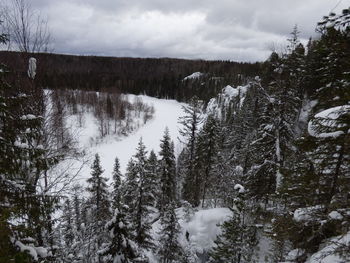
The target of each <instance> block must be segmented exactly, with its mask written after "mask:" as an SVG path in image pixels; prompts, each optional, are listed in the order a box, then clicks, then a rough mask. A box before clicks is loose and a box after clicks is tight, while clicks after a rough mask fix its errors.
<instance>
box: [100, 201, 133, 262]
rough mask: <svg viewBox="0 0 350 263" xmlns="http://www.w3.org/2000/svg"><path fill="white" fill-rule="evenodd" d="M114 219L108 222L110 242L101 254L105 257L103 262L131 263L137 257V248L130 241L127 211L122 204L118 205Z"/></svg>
mask: <svg viewBox="0 0 350 263" xmlns="http://www.w3.org/2000/svg"><path fill="white" fill-rule="evenodd" d="M116 207H117V208H116V209H115V211H114V214H113V217H112V219H111V220H110V221H108V222H107V224H106V228H107V230H108V233H109V236H110V241H109V242H108V243H106V244H105V246H104V248H103V249H102V250H101V251H100V252H99V253H100V254H101V255H102V256H103V262H106V263H108V262H110V263H131V262H134V259H135V258H136V257H137V253H138V251H137V246H136V244H135V243H134V242H133V241H132V240H131V239H130V230H131V229H130V227H129V225H128V223H127V221H126V217H125V210H126V207H123V206H122V205H121V204H116Z"/></svg>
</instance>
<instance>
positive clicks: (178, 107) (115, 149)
mask: <svg viewBox="0 0 350 263" xmlns="http://www.w3.org/2000/svg"><path fill="white" fill-rule="evenodd" d="M127 96H128V100H129V101H133V100H135V98H136V97H139V98H141V99H142V101H143V102H144V103H146V104H148V105H152V106H153V107H154V109H155V113H154V117H153V119H151V120H150V121H148V122H147V123H146V124H145V125H143V126H141V127H140V128H139V129H138V130H136V131H135V132H133V133H132V134H129V135H128V136H121V137H116V136H109V137H107V138H105V139H103V140H102V141H101V142H99V143H91V142H92V141H94V138H96V137H97V136H98V128H97V124H96V121H95V119H94V117H93V115H92V113H85V114H84V118H85V125H84V127H83V128H82V129H80V130H79V133H78V134H79V136H78V137H79V138H78V140H79V144H80V145H81V146H83V148H85V149H86V150H87V153H88V154H89V155H90V156H93V155H95V154H96V153H98V154H99V155H100V157H101V165H102V168H103V169H104V170H105V172H104V176H105V177H108V178H111V174H112V170H113V165H114V159H115V157H118V158H119V161H120V166H121V167H120V168H121V169H120V170H121V172H122V173H124V172H125V169H126V166H127V163H128V161H129V160H130V158H131V157H132V156H133V155H134V154H135V152H136V147H137V144H138V142H139V139H140V138H141V137H142V141H143V143H144V144H145V145H146V148H147V150H148V151H151V150H152V149H153V150H154V151H155V152H156V153H158V152H159V150H160V148H159V145H160V140H161V138H162V137H163V134H164V130H165V127H168V129H169V132H170V136H171V138H172V140H173V141H174V143H175V145H176V146H175V151H176V153H178V152H179V149H180V148H179V147H180V145H179V142H178V139H177V138H178V136H179V124H178V118H179V117H180V116H181V115H182V114H183V111H182V105H184V104H182V103H179V102H177V101H175V100H166V99H157V98H154V97H149V96H145V95H139V96H136V95H127ZM89 176H90V167H89V165H86V167H84V168H83V169H82V171H81V172H80V176H79V178H81V179H82V181H84V180H85V179H86V178H88V177H89Z"/></svg>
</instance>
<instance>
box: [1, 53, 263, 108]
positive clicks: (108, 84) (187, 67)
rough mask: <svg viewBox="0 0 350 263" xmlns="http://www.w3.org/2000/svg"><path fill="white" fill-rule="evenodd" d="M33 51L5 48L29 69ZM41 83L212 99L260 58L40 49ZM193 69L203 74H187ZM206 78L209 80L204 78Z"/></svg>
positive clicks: (253, 69)
mask: <svg viewBox="0 0 350 263" xmlns="http://www.w3.org/2000/svg"><path fill="white" fill-rule="evenodd" d="M30 56H31V55H30V54H23V53H20V52H6V51H0V60H1V61H2V62H3V63H5V64H6V65H7V66H9V67H11V68H12V69H15V70H16V71H19V72H26V70H27V68H26V67H27V61H28V59H29V57H30ZM35 58H36V59H37V60H38V62H39V63H38V69H37V70H38V76H37V78H36V84H37V85H38V86H40V87H43V88H49V89H80V90H85V91H108V92H114V93H115V92H119V93H133V94H143V93H145V94H147V95H149V96H154V97H159V98H172V99H176V100H179V101H186V100H188V99H190V98H191V97H192V96H194V95H197V96H199V97H201V98H202V99H205V100H208V99H210V98H211V97H213V96H215V94H216V93H217V92H218V91H219V90H220V87H222V86H223V85H224V84H228V83H231V84H234V85H239V84H242V83H244V82H245V81H246V80H247V78H248V77H253V76H256V75H259V72H260V69H261V63H254V64H253V63H237V62H231V61H205V60H185V59H174V58H160V59H156V58H111V57H92V56H71V55H57V54H46V53H39V54H35ZM193 72H202V73H204V74H203V75H202V76H201V78H197V79H194V80H193V79H191V78H189V79H187V80H185V81H183V79H184V78H185V77H186V76H188V75H190V74H192V73H193ZM189 82H190V83H189ZM203 83H205V84H203Z"/></svg>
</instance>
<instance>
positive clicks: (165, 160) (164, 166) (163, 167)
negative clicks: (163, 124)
mask: <svg viewBox="0 0 350 263" xmlns="http://www.w3.org/2000/svg"><path fill="white" fill-rule="evenodd" d="M159 156H160V164H159V172H160V185H161V200H160V210H161V211H162V212H163V210H164V209H165V207H167V205H168V204H170V203H171V202H173V201H175V191H176V181H175V180H176V167H175V166H176V161H175V154H174V148H173V144H172V142H171V139H170V135H169V129H168V128H166V129H165V131H164V135H163V138H162V139H161V143H160V152H159Z"/></svg>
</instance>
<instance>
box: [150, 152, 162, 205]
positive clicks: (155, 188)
mask: <svg viewBox="0 0 350 263" xmlns="http://www.w3.org/2000/svg"><path fill="white" fill-rule="evenodd" d="M147 177H148V178H149V182H150V183H149V186H150V187H149V189H148V191H149V193H150V202H151V203H152V202H153V204H152V205H151V206H152V207H157V208H158V209H160V204H161V194H160V193H161V189H160V188H159V185H160V174H159V161H158V158H157V155H156V154H155V152H154V151H153V150H152V151H151V152H150V153H149V157H148V160H147Z"/></svg>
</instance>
